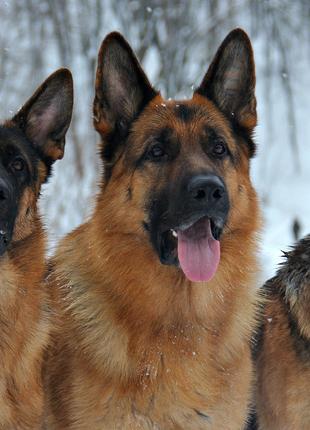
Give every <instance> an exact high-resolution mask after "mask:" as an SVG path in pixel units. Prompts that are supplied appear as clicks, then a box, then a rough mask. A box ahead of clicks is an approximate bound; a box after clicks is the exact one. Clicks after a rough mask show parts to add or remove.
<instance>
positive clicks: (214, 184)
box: [187, 175, 226, 203]
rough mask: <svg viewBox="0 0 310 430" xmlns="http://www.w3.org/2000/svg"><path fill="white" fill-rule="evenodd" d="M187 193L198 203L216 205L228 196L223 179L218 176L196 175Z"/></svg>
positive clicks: (188, 186) (190, 181)
mask: <svg viewBox="0 0 310 430" xmlns="http://www.w3.org/2000/svg"><path fill="white" fill-rule="evenodd" d="M187 191H188V193H189V194H190V196H191V198H192V199H193V200H195V201H197V202H201V203H203V202H208V203H216V202H218V201H219V200H221V199H222V198H223V197H224V196H225V195H226V189H225V186H224V184H223V182H222V181H221V179H220V178H219V177H218V176H216V175H196V176H193V177H192V178H191V179H190V180H189V182H188V184H187Z"/></svg>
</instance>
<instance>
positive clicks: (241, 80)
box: [196, 29, 257, 131]
mask: <svg viewBox="0 0 310 430" xmlns="http://www.w3.org/2000/svg"><path fill="white" fill-rule="evenodd" d="M196 93H198V94H200V95H202V96H205V97H207V98H209V99H210V100H212V101H213V102H214V103H215V104H216V105H217V106H218V108H219V109H220V110H221V111H222V112H223V113H224V114H225V115H226V116H227V117H228V118H229V119H230V120H232V121H233V122H235V123H237V124H239V125H240V126H241V127H242V128H244V129H247V130H248V131H252V130H253V128H254V127H255V126H256V122H257V114H256V98H255V64H254V56H253V50H252V46H251V42H250V40H249V38H248V36H247V34H246V33H245V32H244V31H243V30H241V29H235V30H233V31H232V32H230V33H229V34H228V36H227V37H226V39H225V40H224V41H223V43H222V44H221V46H220V48H219V49H218V51H217V53H216V55H215V57H214V60H213V61H212V64H211V65H210V67H209V69H208V71H207V73H206V75H205V77H204V79H203V81H202V83H201V85H200V86H199V88H198V89H197V90H196Z"/></svg>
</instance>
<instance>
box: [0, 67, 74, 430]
mask: <svg viewBox="0 0 310 430" xmlns="http://www.w3.org/2000/svg"><path fill="white" fill-rule="evenodd" d="M72 104H73V84H72V76H71V73H70V72H69V70H67V69H60V70H57V71H56V72H55V73H53V74H52V75H51V76H50V77H49V78H48V79H47V80H46V81H45V82H44V83H43V84H42V85H41V86H40V87H39V88H38V89H37V91H36V92H35V93H34V94H33V96H32V97H31V98H30V99H29V100H28V101H27V102H26V103H25V104H24V105H23V107H22V108H21V109H20V110H19V111H18V113H17V114H16V115H15V116H14V117H13V118H12V119H10V120H7V121H5V122H4V123H2V124H1V125H0V268H1V269H0V285H1V298H0V361H1V368H0V387H1V390H0V428H1V429H4V430H13V429H14V430H39V429H41V428H42V424H43V414H44V407H45V394H44V390H43V379H42V370H43V362H44V355H45V353H46V350H47V347H48V344H49V342H50V336H49V334H50V327H51V315H52V312H51V309H50V299H49V294H48V291H47V289H46V288H45V286H44V277H45V275H46V263H45V247H46V234H45V231H44V228H43V225H42V221H41V219H40V215H39V210H38V205H37V203H38V198H39V195H40V190H41V185H42V184H43V183H44V182H46V181H47V180H48V177H49V176H50V174H51V169H52V165H53V163H54V162H55V161H56V160H57V159H59V158H62V156H63V154H64V145H65V136H66V132H67V130H68V127H69V124H70V121H71V114H72Z"/></svg>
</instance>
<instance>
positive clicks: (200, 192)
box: [195, 189, 206, 200]
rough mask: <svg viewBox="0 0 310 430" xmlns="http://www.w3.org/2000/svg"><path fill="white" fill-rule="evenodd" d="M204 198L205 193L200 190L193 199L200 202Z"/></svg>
mask: <svg viewBox="0 0 310 430" xmlns="http://www.w3.org/2000/svg"><path fill="white" fill-rule="evenodd" d="M205 197H206V192H205V191H204V190H202V189H200V190H197V192H196V195H195V199H197V200H202V199H204V198H205Z"/></svg>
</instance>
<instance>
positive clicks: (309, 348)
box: [256, 236, 310, 430]
mask: <svg viewBox="0 0 310 430" xmlns="http://www.w3.org/2000/svg"><path fill="white" fill-rule="evenodd" d="M284 256H285V261H284V262H283V264H282V267H281V268H280V269H279V271H278V273H277V276H275V277H274V278H272V279H271V280H269V281H268V282H267V283H266V285H265V292H266V295H267V304H266V308H265V310H264V315H263V318H264V320H263V326H262V333H260V334H259V343H258V345H257V349H258V352H257V354H258V355H257V393H256V403H257V417H258V428H259V429H260V430H291V429H294V430H303V429H308V428H310V389H309V380H310V236H307V237H305V238H304V239H302V240H301V241H300V242H298V243H297V245H296V246H295V247H294V248H293V250H292V251H290V252H288V253H285V255H284Z"/></svg>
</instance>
